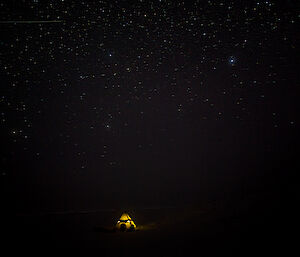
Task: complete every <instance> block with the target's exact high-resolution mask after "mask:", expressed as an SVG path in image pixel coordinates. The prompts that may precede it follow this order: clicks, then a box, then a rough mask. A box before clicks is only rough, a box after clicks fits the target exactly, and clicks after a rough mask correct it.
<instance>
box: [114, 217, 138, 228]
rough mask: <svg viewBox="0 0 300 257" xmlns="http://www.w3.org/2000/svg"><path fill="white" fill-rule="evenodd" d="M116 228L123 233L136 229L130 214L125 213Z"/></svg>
mask: <svg viewBox="0 0 300 257" xmlns="http://www.w3.org/2000/svg"><path fill="white" fill-rule="evenodd" d="M116 228H117V229H118V230H121V231H126V230H127V231H134V230H135V229H136V225H135V224H134V222H133V220H132V219H131V218H130V216H129V215H128V213H123V214H122V216H121V217H120V219H119V220H118V222H117V224H116Z"/></svg>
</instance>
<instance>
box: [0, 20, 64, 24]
mask: <svg viewBox="0 0 300 257" xmlns="http://www.w3.org/2000/svg"><path fill="white" fill-rule="evenodd" d="M59 22H64V21H63V20H53V21H0V23H9V24H34V23H59Z"/></svg>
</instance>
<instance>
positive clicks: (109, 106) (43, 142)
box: [0, 0, 299, 187]
mask: <svg viewBox="0 0 300 257" xmlns="http://www.w3.org/2000/svg"><path fill="white" fill-rule="evenodd" d="M295 7H296V4H295V3H293V2H292V1H288V3H287V2H286V3H282V4H280V3H278V2H277V1H242V2H236V1H188V2H187V1H179V2H174V1H164V0H161V1H143V0H140V1H135V3H133V4H130V3H129V2H127V1H96V2H95V1H39V0H34V1H26V2H22V1H19V2H18V3H17V2H15V1H11V2H9V3H1V5H0V8H1V23H0V28H1V35H2V36H1V40H0V60H1V67H0V69H1V80H2V81H1V102H0V104H1V105H0V106H1V113H0V114H1V127H2V136H3V142H5V144H4V145H5V148H3V158H2V166H3V167H4V169H3V171H2V176H6V175H8V174H9V172H10V169H12V168H11V163H13V162H15V161H18V160H20V161H21V160H23V161H24V160H27V161H26V162H28V166H27V167H26V169H28V170H36V172H37V173H46V174H48V175H47V176H46V177H47V178H50V181H51V178H52V177H51V176H52V175H49V174H50V173H53V172H54V173H55V174H56V173H59V172H58V171H59V170H60V171H61V172H64V174H67V175H65V176H66V177H68V178H69V179H70V181H71V182H70V183H75V182H74V177H76V176H83V177H84V176H90V180H93V179H91V178H97V179H99V180H101V178H102V179H104V181H108V179H105V178H106V175H105V174H106V172H113V174H115V175H110V176H112V180H113V178H115V177H118V175H119V174H122V172H123V171H124V170H125V173H128V174H129V175H130V174H131V175H132V176H138V178H141V177H146V178H148V177H150V176H151V174H157V173H158V170H159V173H160V174H161V175H160V176H161V181H162V182H159V183H163V181H166V177H168V176H169V175H170V174H171V171H165V173H164V169H166V170H168V169H170V170H172V169H173V168H175V167H189V169H190V168H193V169H194V170H195V171H193V172H188V174H189V179H187V178H186V177H185V176H184V177H182V175H176V174H175V177H176V176H177V177H178V176H179V177H180V178H181V181H182V183H188V182H187V181H190V180H193V179H192V178H195V180H196V181H198V180H200V177H201V178H202V176H204V175H203V172H204V170H205V172H204V173H205V174H206V172H209V170H211V167H212V166H214V164H213V163H214V162H215V160H216V159H220V158H221V160H223V159H222V158H224V159H225V157H224V155H226V156H227V157H228V155H229V156H230V157H228V158H229V159H230V160H233V159H239V157H241V156H244V155H245V156H246V155H249V156H253V155H255V154H254V153H257V152H260V153H262V152H263V153H265V152H273V151H277V153H278V151H280V148H281V146H282V144H283V141H280V140H281V139H280V138H281V137H282V136H281V135H287V134H290V135H292V134H293V133H294V132H295V130H296V126H297V124H298V121H297V116H296V111H295V104H296V101H297V97H296V94H295V90H296V77H297V73H296V68H295V67H296V66H295V65H296V56H297V54H296V53H297V43H296V42H297V39H298V36H297V33H296V26H297V24H298V19H299V17H298V16H297V13H296V11H295ZM4 21H6V23H5V22H4ZM7 21H11V23H7ZM13 21H15V23H14V22H13ZM17 21H57V22H53V23H51V22H49V23H42V22H41V23H17ZM287 141H288V140H287ZM258 155H259V154H258ZM227 157H226V158H227ZM221 163H226V161H224V162H222V161H221ZM211 165H212V166H211ZM240 165H242V164H240ZM242 166H243V165H242ZM143 167H145V169H143ZM170 167H172V168H170ZM132 170H139V172H138V173H135V172H131V171H132ZM142 170H143V171H142ZM28 172H29V173H30V172H31V171H28ZM140 172H142V173H140ZM136 174H139V175H136ZM141 174H143V175H141ZM180 174H182V173H180ZM199 174H201V175H199ZM39 176H41V175H39ZM60 176H62V175H60ZM114 176H115V177H114ZM139 176H140V177H139ZM216 176H217V175H216ZM72 177H73V178H72ZM52 179H53V180H54V178H52ZM67 180H68V179H67ZM75 180H76V179H75ZM72 181H73V182H72ZM109 181H110V180H109ZM43 183H46V182H43ZM49 183H51V182H49ZM76 183H79V182H76ZM170 183H171V184H172V183H173V184H176V185H177V182H170ZM192 187H193V186H192Z"/></svg>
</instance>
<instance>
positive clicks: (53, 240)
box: [5, 208, 282, 256]
mask: <svg viewBox="0 0 300 257" xmlns="http://www.w3.org/2000/svg"><path fill="white" fill-rule="evenodd" d="M129 214H130V215H131V216H132V219H133V220H134V221H135V222H136V224H137V226H138V228H139V230H138V231H136V232H124V233H122V232H114V231H113V230H112V228H113V225H114V224H115V222H116V220H117V219H118V218H119V216H120V215H121V212H120V211H116V210H106V211H98V212H87V213H84V212H83V213H65V214H61V213H56V214H54V213H52V214H49V213H48V214H45V213H44V214H35V215H18V216H16V217H15V218H13V219H12V221H11V222H9V223H7V226H8V227H9V229H8V230H7V232H6V239H8V242H7V243H6V244H5V245H6V246H8V247H9V248H10V249H11V250H12V251H15V250H21V251H23V252H35V251H37V252H40V251H42V252H45V251H46V252H47V251H52V250H55V249H58V248H64V249H68V250H84V252H85V253H87V252H95V253H99V256H232V255H234V256H260V255H263V254H266V256H267V255H268V254H270V253H271V252H276V251H279V250H281V246H282V238H281V236H282V235H281V234H280V233H279V230H280V229H281V227H280V225H279V223H278V222H277V224H275V223H274V219H273V218H272V215H271V213H268V212H266V211H264V212H261V215H259V211H257V212H251V213H244V214H234V213H232V212H231V213H230V214H229V213H225V212H222V213H221V212H218V211H217V210H206V211H203V210H201V209H195V208H181V209H180V208H165V209H163V208H161V209H160V208H156V209H144V210H137V211H134V210H133V211H131V212H129ZM268 214H270V215H268ZM279 243H280V244H279Z"/></svg>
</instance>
